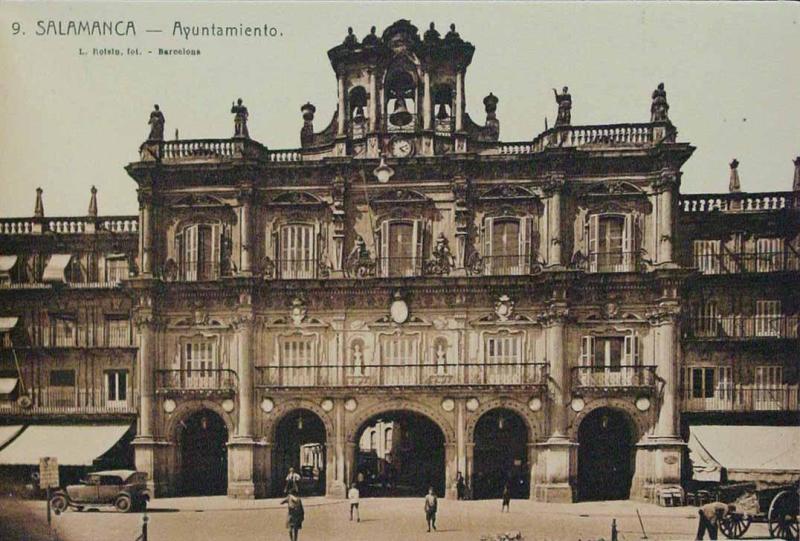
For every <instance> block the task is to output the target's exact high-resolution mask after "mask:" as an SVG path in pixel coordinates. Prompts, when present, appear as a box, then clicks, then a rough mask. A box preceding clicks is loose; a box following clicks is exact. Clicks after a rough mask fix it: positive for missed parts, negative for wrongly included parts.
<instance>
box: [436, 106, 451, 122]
mask: <svg viewBox="0 0 800 541" xmlns="http://www.w3.org/2000/svg"><path fill="white" fill-rule="evenodd" d="M448 118H450V115H449V114H447V109H445V107H444V103H440V104H439V111H437V113H436V119H437V120H447V119H448Z"/></svg>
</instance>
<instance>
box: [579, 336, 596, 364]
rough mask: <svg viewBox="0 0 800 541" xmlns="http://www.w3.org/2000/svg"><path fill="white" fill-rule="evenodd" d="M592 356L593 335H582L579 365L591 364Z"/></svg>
mask: <svg viewBox="0 0 800 541" xmlns="http://www.w3.org/2000/svg"><path fill="white" fill-rule="evenodd" d="M593 357H594V336H584V337H583V338H582V340H581V366H591V365H592V358H593Z"/></svg>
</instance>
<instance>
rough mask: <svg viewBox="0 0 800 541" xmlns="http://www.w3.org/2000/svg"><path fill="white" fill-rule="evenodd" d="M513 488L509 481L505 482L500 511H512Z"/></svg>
mask: <svg viewBox="0 0 800 541" xmlns="http://www.w3.org/2000/svg"><path fill="white" fill-rule="evenodd" d="M510 506H511V489H510V488H509V487H508V483H506V484H505V486H504V487H503V506H502V507H501V508H500V512H501V513H502V512H503V511H505V512H506V513H510V512H511V508H510Z"/></svg>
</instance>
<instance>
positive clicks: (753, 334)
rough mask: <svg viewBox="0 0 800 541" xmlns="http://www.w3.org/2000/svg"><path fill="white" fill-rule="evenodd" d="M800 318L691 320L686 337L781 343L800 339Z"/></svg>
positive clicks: (710, 318)
mask: <svg viewBox="0 0 800 541" xmlns="http://www.w3.org/2000/svg"><path fill="white" fill-rule="evenodd" d="M799 323H800V318H798V316H796V315H794V316H786V315H762V316H738V315H734V316H717V317H696V318H691V319H689V320H687V322H686V326H685V331H684V337H685V338H687V339H690V340H764V339H766V340H778V339H791V338H797V336H798V324H799Z"/></svg>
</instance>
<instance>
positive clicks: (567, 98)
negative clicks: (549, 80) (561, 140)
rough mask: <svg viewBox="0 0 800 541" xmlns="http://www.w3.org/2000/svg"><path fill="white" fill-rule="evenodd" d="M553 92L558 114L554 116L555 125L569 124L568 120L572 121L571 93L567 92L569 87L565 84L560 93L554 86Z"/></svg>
mask: <svg viewBox="0 0 800 541" xmlns="http://www.w3.org/2000/svg"><path fill="white" fill-rule="evenodd" d="M553 94H554V95H555V97H556V103H557V104H558V116H556V124H555V125H556V126H569V125H570V122H572V95H571V94H570V93H569V88H568V87H566V86H565V87H564V89H563V90H562V91H561V94H559V93H558V92H557V91H556V89H555V88H554V89H553Z"/></svg>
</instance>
